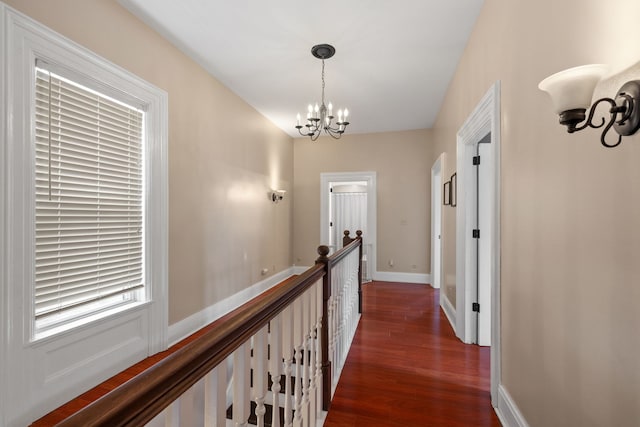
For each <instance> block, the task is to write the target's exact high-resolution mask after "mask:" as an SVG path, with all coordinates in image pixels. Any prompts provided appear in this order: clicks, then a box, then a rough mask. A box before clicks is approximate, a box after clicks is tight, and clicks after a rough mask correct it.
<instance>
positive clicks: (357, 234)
mask: <svg viewBox="0 0 640 427" xmlns="http://www.w3.org/2000/svg"><path fill="white" fill-rule="evenodd" d="M356 236H358V237H360V238H362V230H358V231H356Z"/></svg>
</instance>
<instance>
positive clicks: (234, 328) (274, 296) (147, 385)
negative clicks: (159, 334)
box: [58, 264, 325, 427]
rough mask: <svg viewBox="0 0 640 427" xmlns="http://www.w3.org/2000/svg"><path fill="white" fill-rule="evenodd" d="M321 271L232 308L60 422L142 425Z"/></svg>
mask: <svg viewBox="0 0 640 427" xmlns="http://www.w3.org/2000/svg"><path fill="white" fill-rule="evenodd" d="M324 274H325V266H324V265H322V264H318V265H315V266H314V267H311V268H310V269H308V270H307V271H306V272H304V273H303V274H301V275H300V276H299V277H297V278H295V279H294V280H293V281H291V283H289V284H287V285H286V286H283V287H282V288H278V289H276V290H275V291H274V292H272V293H269V294H267V295H266V296H264V297H263V298H256V300H254V301H255V303H252V304H245V305H244V306H242V307H240V308H238V309H236V310H234V311H233V312H232V313H231V314H230V316H229V319H228V320H227V321H225V322H223V323H222V324H221V325H220V327H219V328H215V329H212V330H211V331H209V332H207V333H206V334H204V335H203V336H202V337H201V338H198V339H197V340H195V341H193V342H191V343H189V344H187V345H186V346H185V347H183V348H181V349H179V350H178V351H176V352H175V353H173V354H172V355H170V356H168V357H167V358H166V359H164V360H162V361H161V362H159V363H158V364H156V365H154V366H153V367H151V368H149V369H147V370H146V371H144V372H142V373H141V374H140V375H137V376H136V377H134V378H132V379H131V380H129V381H127V382H126V383H124V384H122V385H121V386H120V387H118V388H116V389H115V390H113V391H111V392H110V393H108V394H106V395H104V396H103V397H102V398H100V399H98V400H96V401H95V402H93V403H91V404H90V405H88V406H87V407H85V408H83V409H82V410H80V411H79V412H77V413H75V414H74V415H72V416H70V417H69V418H67V419H66V420H64V421H62V422H61V423H59V424H58V426H61V427H71V426H74V427H76V426H77V427H80V426H82V427H88V426H104V427H107V426H108V427H116V426H141V425H144V424H146V423H147V422H149V421H151V419H153V417H155V416H156V415H157V414H159V413H160V412H162V410H163V409H164V408H166V407H167V406H169V404H171V402H173V401H174V400H176V399H177V398H178V397H179V396H180V395H181V394H182V393H184V392H185V391H186V390H188V389H189V388H190V387H192V386H193V385H194V384H195V383H196V382H198V381H199V380H200V379H201V378H203V377H204V376H205V375H206V374H207V373H208V372H209V371H211V370H212V369H213V368H215V367H216V366H217V365H218V364H219V363H221V362H222V361H223V360H225V359H226V358H227V357H228V356H229V355H230V354H231V353H233V351H234V350H236V349H237V348H238V347H239V346H240V345H241V344H242V343H244V342H245V341H247V340H248V339H249V338H251V336H252V335H254V334H255V333H256V332H258V331H259V330H260V329H261V328H262V327H264V326H265V325H266V323H267V322H268V321H270V320H271V319H273V318H274V317H276V316H277V315H278V314H279V313H280V312H281V311H282V310H284V309H285V308H286V307H287V306H288V305H289V304H291V303H292V302H293V301H294V300H295V299H296V298H297V297H298V296H300V295H302V294H303V293H304V291H306V290H307V289H308V288H309V287H311V286H312V285H313V284H314V283H316V282H317V281H318V280H319V279H321V278H322V277H323V276H324Z"/></svg>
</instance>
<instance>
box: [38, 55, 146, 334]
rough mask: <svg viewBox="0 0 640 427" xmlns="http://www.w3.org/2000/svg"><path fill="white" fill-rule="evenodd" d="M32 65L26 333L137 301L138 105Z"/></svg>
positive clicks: (140, 227)
mask: <svg viewBox="0 0 640 427" xmlns="http://www.w3.org/2000/svg"><path fill="white" fill-rule="evenodd" d="M47 65H48V64H47V63H44V62H43V61H37V63H36V68H35V103H34V105H35V110H34V115H35V117H34V119H35V120H34V121H35V151H34V153H35V266H34V267H35V290H34V319H35V334H36V337H37V336H38V335H39V334H42V333H46V332H47V331H51V330H54V328H57V329H61V328H63V327H64V326H65V325H73V324H74V323H78V321H80V320H81V319H83V318H86V316H88V315H94V314H95V313H99V312H105V311H107V310H109V309H112V308H116V307H121V306H123V305H125V304H130V303H135V302H138V301H140V300H141V299H144V292H140V291H139V289H140V288H142V287H144V276H143V263H142V261H143V238H144V221H143V203H144V182H143V179H144V174H143V151H144V150H143V149H144V145H143V138H144V135H143V129H144V112H143V111H141V110H140V109H138V108H136V107H134V106H130V105H127V104H126V103H125V102H122V101H119V100H116V99H113V98H111V97H109V96H107V95H104V94H101V93H99V92H97V91H94V90H92V89H90V88H88V87H86V86H83V85H81V84H79V83H77V82H74V81H72V80H70V79H67V78H64V77H62V76H60V75H58V74H56V73H55V72H54V71H51V70H49V69H48V68H50V67H47Z"/></svg>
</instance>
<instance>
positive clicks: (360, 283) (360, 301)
mask: <svg viewBox="0 0 640 427" xmlns="http://www.w3.org/2000/svg"><path fill="white" fill-rule="evenodd" d="M356 236H357V237H356V239H357V240H360V247H359V248H358V251H359V253H358V313H360V314H362V246H363V242H362V230H358V231H356Z"/></svg>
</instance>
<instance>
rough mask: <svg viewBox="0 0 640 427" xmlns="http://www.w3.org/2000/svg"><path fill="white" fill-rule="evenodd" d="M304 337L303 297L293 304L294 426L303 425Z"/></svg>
mask: <svg viewBox="0 0 640 427" xmlns="http://www.w3.org/2000/svg"><path fill="white" fill-rule="evenodd" d="M303 342H304V336H303V332H302V297H299V298H298V299H296V300H295V301H294V302H293V343H294V349H295V358H296V365H295V381H296V385H295V390H294V392H295V399H294V402H295V407H294V412H293V425H294V427H300V426H301V425H302V388H301V387H302V380H301V379H302V352H303V349H304V348H303V346H302V344H303Z"/></svg>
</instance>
